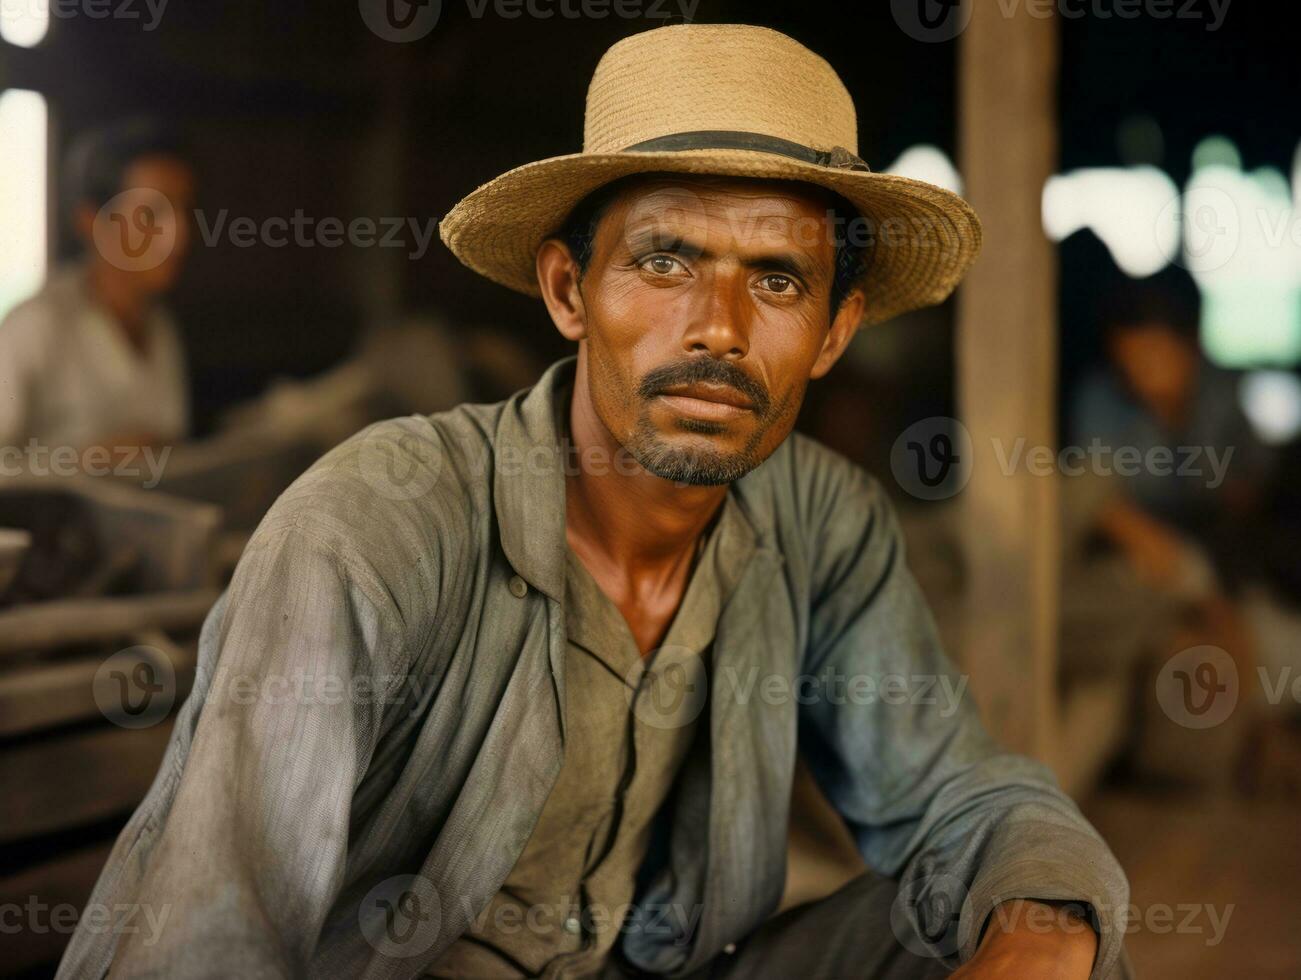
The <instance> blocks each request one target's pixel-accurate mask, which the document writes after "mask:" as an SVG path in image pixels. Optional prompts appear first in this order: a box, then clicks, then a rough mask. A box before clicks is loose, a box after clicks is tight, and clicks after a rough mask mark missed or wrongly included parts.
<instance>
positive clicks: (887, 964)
mask: <svg viewBox="0 0 1301 980" xmlns="http://www.w3.org/2000/svg"><path fill="white" fill-rule="evenodd" d="M895 891H896V887H895V883H894V882H893V881H890V880H889V879H886V878H880V877H877V876H876V875H872V874H865V875H862V876H860V877H858V878H855V879H854V880H853V881H851V882H850V883H849V884H847V885H845V886H844V887H843V888H841V889H840V890H839V891H838V892H835V893H833V894H831V895H828V896H827V897H826V898H824V899H822V900H820V901H817V902H810V903H808V904H807V905H801V906H798V907H796V908H793V909H787V910H786V911H785V912H783V913H782V914H781V915H778V916H775V917H774V918H772V919H769V920H768V921H767V922H765V923H764V924H763V925H762V926H760V927H759V928H758V929H756V930H755V931H754V932H752V933H750V935H748V936H746V937H745V939H744V940H741V941H739V942H738V943H737V944H736V950H735V951H734V952H731V953H720V954H719V955H718V956H716V957H714V959H713V960H712V961H711V962H710V963H709V965H708V966H706V967H704V968H703V969H701V970H699V971H697V972H696V973H694V974H692V975H691V977H690V978H689V980H752V978H759V980H767V978H772V980H842V978H846V977H853V978H856V980H931V978H933V977H947V976H948V975H949V973H950V970H949V969H948V968H947V967H946V966H945V965H944V964H943V963H941V962H940V961H939V960H937V959H929V958H924V957H921V956H917V955H915V954H914V953H911V952H909V951H908V950H907V949H905V948H904V947H903V946H902V945H900V943H899V941H898V940H897V939H896V938H895V935H894V932H893V931H892V929H891V927H890V907H891V905H892V904H893V902H894V896H895ZM614 959H617V957H615V958H614ZM611 966H613V967H614V969H607V971H606V973H605V974H604V977H603V980H610V978H613V977H629V976H636V975H637V974H635V973H632V972H627V971H625V970H623V969H620V968H619V967H617V966H616V965H615V964H614V963H612V964H611ZM641 976H643V977H644V976H646V974H641Z"/></svg>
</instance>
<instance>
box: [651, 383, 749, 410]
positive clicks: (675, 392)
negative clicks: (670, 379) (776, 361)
mask: <svg viewBox="0 0 1301 980" xmlns="http://www.w3.org/2000/svg"><path fill="white" fill-rule="evenodd" d="M660 394H661V395H668V396H671V397H674V398H682V399H688V398H689V399H693V400H695V401H702V402H713V403H714V404H717V405H731V406H732V407H733V408H743V409H748V410H753V408H754V402H752V401H750V399H749V398H747V397H746V396H745V395H743V394H742V393H741V392H739V391H737V390H736V389H735V388H733V387H732V386H731V385H720V384H710V383H708V382H705V381H697V382H694V383H692V384H685V385H672V386H670V387H668V388H665V389H663V391H661V392H660Z"/></svg>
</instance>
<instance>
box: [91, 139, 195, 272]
mask: <svg viewBox="0 0 1301 980" xmlns="http://www.w3.org/2000/svg"><path fill="white" fill-rule="evenodd" d="M111 205H112V206H111V208H108V207H105V208H103V209H97V208H96V207H94V206H93V205H91V204H89V203H87V204H83V205H82V206H81V208H80V209H79V214H78V218H77V225H78V230H79V232H80V234H81V236H82V238H83V239H84V240H85V241H86V242H87V243H88V244H89V245H90V247H91V248H93V249H95V250H96V251H98V252H99V253H100V254H101V255H102V256H103V258H104V259H105V260H106V261H107V265H108V267H111V268H114V269H117V270H120V272H121V274H122V275H123V276H125V277H127V278H129V280H130V282H131V283H132V285H133V286H134V287H135V288H136V289H138V290H139V291H140V292H142V293H144V294H146V295H154V294H157V293H162V292H165V291H166V290H168V289H170V288H171V287H172V286H173V285H175V283H176V280H177V278H178V277H179V276H180V274H181V269H182V268H184V265H185V260H186V257H187V256H188V254H189V251H190V244H191V237H192V232H191V225H190V215H191V213H192V212H193V210H194V171H193V170H192V169H191V168H190V166H189V165H188V164H187V163H185V162H184V161H183V160H179V159H177V158H175V157H172V156H164V155H151V156H143V157H140V158H138V159H136V160H133V161H132V162H131V163H130V164H129V165H128V166H127V168H126V170H125V171H124V172H123V174H122V190H121V192H120V193H119V194H118V195H116V196H115V197H114V198H113V199H112V202H111Z"/></svg>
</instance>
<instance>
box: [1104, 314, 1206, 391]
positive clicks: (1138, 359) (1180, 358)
mask: <svg viewBox="0 0 1301 980" xmlns="http://www.w3.org/2000/svg"><path fill="white" fill-rule="evenodd" d="M1111 355H1112V357H1113V358H1114V359H1115V362H1116V365H1117V366H1118V367H1119V369H1120V373H1121V375H1122V376H1123V377H1124V379H1125V381H1126V383H1127V384H1128V385H1129V387H1130V389H1131V390H1132V391H1133V392H1134V393H1135V394H1136V395H1137V396H1138V397H1139V398H1140V399H1141V400H1142V401H1143V402H1144V403H1146V404H1148V405H1150V406H1163V405H1170V404H1178V403H1180V402H1182V400H1183V399H1184V398H1185V397H1186V396H1187V395H1188V393H1189V392H1191V391H1192V387H1193V383H1194V381H1195V380H1196V374H1197V355H1196V352H1195V351H1194V349H1193V348H1192V346H1191V345H1190V344H1189V343H1188V342H1187V341H1185V340H1183V339H1182V338H1181V337H1180V336H1179V334H1178V332H1177V331H1176V330H1175V329H1174V328H1173V327H1171V326H1169V325H1168V324H1165V323H1162V322H1160V321H1153V322H1150V323H1141V324H1136V325H1134V326H1130V327H1128V328H1126V329H1124V330H1120V331H1118V332H1117V333H1116V334H1115V336H1114V337H1113V338H1112V340H1111Z"/></svg>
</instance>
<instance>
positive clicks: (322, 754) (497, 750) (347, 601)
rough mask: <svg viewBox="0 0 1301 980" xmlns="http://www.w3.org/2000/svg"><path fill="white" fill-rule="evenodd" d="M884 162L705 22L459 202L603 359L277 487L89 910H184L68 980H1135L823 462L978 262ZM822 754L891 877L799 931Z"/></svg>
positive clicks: (1090, 877)
mask: <svg viewBox="0 0 1301 980" xmlns="http://www.w3.org/2000/svg"><path fill="white" fill-rule="evenodd" d="M855 148H856V131H855V114H854V106H853V103H852V102H851V100H850V97H849V95H848V93H847V92H846V90H845V88H844V86H843V85H842V84H841V82H840V80H839V79H838V78H837V76H836V74H835V72H834V71H833V70H832V69H831V68H830V67H829V66H828V65H827V64H826V63H825V62H824V61H822V60H821V59H820V58H818V57H817V56H816V55H814V54H813V53H811V52H809V51H808V50H806V49H805V48H803V47H801V46H800V45H799V44H797V43H796V42H795V41H793V40H791V39H790V38H788V37H785V36H783V35H781V34H778V33H775V32H773V31H769V30H765V29H761V28H754V27H742V26H696V25H681V26H674V27H668V28H663V29H660V30H655V31H650V32H647V33H644V34H639V35H636V36H634V37H631V38H629V39H626V40H624V41H622V42H620V43H618V44H616V45H615V46H614V47H613V48H611V49H610V50H609V51H608V52H607V53H606V55H605V57H604V58H603V59H602V61H601V63H600V64H599V65H598V67H597V69H596V74H595V77H594V78H593V80H592V84H591V88H590V90H589V93H588V99H587V118H586V131H585V140H584V148H583V151H582V152H581V153H577V154H573V155H569V156H564V157H559V158H555V159H551V160H544V161H541V162H538V163H532V164H528V165H526V166H523V167H519V168H518V169H515V170H512V171H510V172H509V173H507V174H505V175H503V176H501V177H498V178H497V179H496V180H493V181H491V182H490V183H488V184H485V185H484V186H482V187H480V188H479V189H478V190H476V191H475V192H474V193H472V194H470V195H469V196H468V197H467V198H465V199H464V200H463V201H462V202H461V203H460V204H458V205H457V206H456V208H455V209H454V210H453V211H452V212H451V213H450V214H449V215H448V216H447V218H446V219H445V220H444V222H443V224H442V235H443V239H444V241H445V242H446V243H447V245H448V246H449V247H450V248H451V250H452V251H453V252H454V253H455V254H456V255H457V256H458V257H459V258H460V259H461V260H462V261H463V262H464V263H466V264H467V265H468V266H470V267H471V268H473V269H475V270H477V271H479V272H481V273H483V274H484V275H486V276H488V277H490V278H492V279H494V280H496V281H498V282H500V283H503V284H504V285H507V286H509V287H511V288H514V289H518V290H521V291H524V292H527V293H530V294H534V295H538V296H540V297H541V298H542V300H543V302H544V303H545V304H546V308H547V310H548V312H549V313H550V315H551V318H552V320H553V321H554V323H555V325H556V327H557V329H559V330H560V331H561V333H562V334H564V336H565V337H567V338H569V339H571V340H574V341H576V342H577V346H578V350H577V356H576V357H571V358H567V359H565V360H563V361H561V362H559V363H557V364H556V365H553V366H552V367H551V368H550V369H549V370H548V371H547V372H546V374H545V375H544V376H543V377H542V379H541V380H540V381H539V382H538V383H537V384H536V385H535V386H534V387H533V388H531V389H528V390H526V391H523V392H520V393H519V394H517V395H515V396H514V397H512V398H510V399H509V400H507V401H506V402H503V403H500V404H495V405H466V406H461V407H460V408H458V409H455V410H453V411H451V412H446V413H441V414H438V415H434V416H429V417H410V418H405V419H397V420H392V421H389V422H384V423H380V424H378V425H376V426H372V427H371V428H369V429H367V430H365V431H363V432H362V433H359V434H358V435H357V436H355V437H354V438H352V439H351V440H349V441H348V442H346V443H344V444H343V445H341V446H340V447H338V448H337V449H335V450H334V451H333V452H331V453H330V454H328V455H327V456H326V457H325V458H324V459H322V460H321V461H320V462H319V463H317V464H316V465H315V466H314V467H313V468H312V469H311V470H310V471H309V472H308V473H307V474H305V475H304V476H303V477H302V478H301V479H300V480H299V481H298V482H297V483H296V484H295V485H294V486H293V487H291V488H290V490H288V491H287V492H286V493H285V495H284V496H283V497H282V498H281V499H280V501H279V502H278V503H277V504H276V506H275V507H274V508H273V509H272V511H271V512H270V513H269V514H268V516H267V518H266V519H265V520H264V522H263V523H262V525H261V526H260V528H259V529H258V531H257V533H256V534H255V536H254V538H253V540H252V542H251V543H250V545H249V547H248V550H247V551H246V553H245V555H244V557H243V559H242V561H241V562H240V566H239V568H238V570H237V571H236V574H235V576H234V580H233V581H232V583H231V586H230V588H229V589H228V590H227V592H226V593H225V595H224V596H223V597H222V599H221V600H220V601H219V602H218V604H217V605H216V606H215V607H214V609H213V611H212V613H211V614H210V616H209V618H208V621H207V623H206V625H205V628H204V633H203V636H202V640H201V647H200V662H199V670H198V676H197V678H196V681H195V687H194V692H193V694H192V695H191V696H190V698H189V700H188V701H187V702H186V704H185V705H184V707H183V708H182V710H181V712H180V715H179V718H178V720H177V724H176V729H175V734H174V735H173V738H172V743H171V746H170V748H169V751H168V756H167V759H166V761H165V762H164V766H163V770H162V772H161V773H160V775H159V778H158V779H157V780H156V782H155V784H154V786H153V788H152V790H151V791H150V794H149V797H148V798H147V799H146V800H145V802H144V803H143V804H142V805H141V807H140V809H139V811H137V813H136V814H135V816H134V817H133V818H132V820H131V822H130V824H129V825H128V826H127V828H126V830H125V831H124V832H123V835H122V837H121V838H120V839H119V841H118V843H117V846H116V848H115V850H114V851H113V854H112V856H111V858H110V861H109V865H108V868H107V869H106V870H105V872H104V874H103V875H102V877H101V880H100V882H99V885H98V886H97V888H96V890H95V893H94V895H93V896H92V899H91V904H92V907H99V906H110V907H113V906H116V905H118V904H122V903H125V904H128V905H132V904H138V905H143V906H144V907H145V908H146V909H150V908H154V909H159V908H161V909H166V910H167V911H168V919H167V922H166V924H164V925H163V926H162V927H160V928H159V929H158V930H156V932H155V933H153V934H146V933H145V932H144V931H143V930H141V931H140V932H136V933H132V934H129V935H124V936H121V937H120V941H119V937H117V936H114V935H108V934H106V933H104V932H99V933H96V932H94V931H92V930H90V929H88V928H87V927H86V926H85V922H86V921H87V920H86V919H85V918H83V920H82V923H83V924H82V927H81V928H79V930H78V932H77V934H76V935H75V936H74V939H73V942H72V945H71V947H70V949H69V951H68V953H67V955H66V957H65V959H64V963H63V965H62V969H61V971H60V974H59V976H60V977H100V976H102V975H103V971H105V969H107V968H108V967H109V966H110V963H111V964H112V966H113V971H112V972H111V973H110V975H111V976H146V975H147V976H158V977H209V976H211V977H217V976H221V977H226V976H244V977H290V976H322V977H376V978H381V977H383V978H389V977H394V978H396V977H416V976H431V977H533V976H542V977H587V976H607V977H625V976H671V977H692V978H697V977H699V978H703V977H727V978H744V977H780V978H786V977H792V976H804V977H826V978H830V977H851V976H852V977H875V978H892V980H894V978H905V977H908V978H920V977H932V976H945V975H949V974H950V971H953V970H954V969H956V970H957V972H956V973H954V974H953V975H954V976H964V977H970V978H995V977H1007V978H1013V977H1015V978H1018V980H1021V978H1049V977H1051V978H1059V977H1060V978H1079V980H1083V978H1085V977H1095V978H1103V977H1107V976H1111V975H1113V971H1116V970H1118V969H1120V968H1119V967H1118V963H1119V960H1120V955H1121V933H1122V932H1123V930H1124V922H1123V918H1122V916H1123V910H1124V908H1125V907H1126V903H1127V901H1128V896H1127V886H1126V883H1125V879H1124V876H1123V874H1122V872H1121V870H1120V868H1119V867H1118V866H1117V864H1116V862H1115V860H1114V858H1113V857H1112V855H1111V853H1110V852H1109V850H1108V849H1107V847H1106V845H1105V844H1104V843H1103V842H1102V841H1101V839H1100V838H1099V837H1098V836H1097V834H1096V833H1095V832H1094V831H1093V829H1092V828H1091V827H1090V826H1089V825H1088V824H1087V823H1086V822H1085V821H1084V819H1083V818H1082V817H1081V815H1080V813H1079V812H1078V810H1077V809H1076V807H1075V806H1074V805H1073V804H1072V803H1071V802H1070V801H1069V800H1068V799H1067V798H1066V797H1065V796H1064V795H1063V794H1062V793H1061V792H1060V791H1059V790H1058V789H1057V788H1056V786H1055V785H1054V783H1053V781H1052V777H1051V776H1050V775H1049V774H1048V773H1047V771H1046V770H1045V769H1044V768H1042V767H1041V766H1039V765H1037V764H1035V763H1033V762H1031V761H1030V760H1027V759H1024V758H1020V757H1017V756H1013V755H1009V754H1007V753H1004V752H1002V751H1001V750H1000V749H999V748H998V747H997V746H995V745H994V744H993V743H992V742H991V741H990V740H989V739H988V738H987V737H986V735H985V734H984V733H983V731H982V730H981V727H980V723H979V719H978V717H977V712H976V709H975V706H974V705H973V704H972V703H971V701H970V700H969V699H967V698H964V697H963V696H962V693H963V692H964V691H965V680H964V679H962V678H960V677H958V675H957V674H956V673H955V671H954V669H953V667H952V666H951V665H950V663H949V662H948V660H947V659H946V658H945V656H944V654H943V652H942V651H941V649H940V647H939V644H938V642H937V639H936V635H935V630H934V627H933V625H932V622H931V620H930V617H929V615H928V613H927V611H926V608H925V605H924V603H923V601H922V599H921V597H920V595H919V593H918V590H917V587H916V585H915V584H914V582H913V580H912V578H911V576H910V575H909V573H908V571H907V567H906V563H905V558H904V553H903V543H902V541H901V539H900V535H899V528H898V524H897V522H896V520H895V517H894V515H893V512H892V510H891V507H890V505H889V502H888V501H887V499H886V496H885V494H884V492H883V491H882V489H881V487H880V485H879V484H877V483H876V482H875V481H874V480H873V479H871V478H870V477H869V476H867V475H866V474H865V473H863V472H862V471H861V470H859V469H857V468H856V467H854V466H853V465H851V464H850V463H849V462H847V461H846V460H844V459H842V458H840V457H838V456H836V455H835V454H833V453H831V452H830V451H829V450H826V449H824V448H822V447H820V446H818V445H817V444H815V443H813V442H812V441H810V440H808V439H805V438H803V437H800V436H797V435H793V434H792V433H791V429H792V426H793V424H794V420H795V416H796V413H797V411H798V409H799V406H800V403H801V400H802V397H803V394H804V390H805V386H806V385H807V384H808V382H809V381H810V380H811V379H815V378H818V377H821V376H822V375H824V374H825V373H826V372H827V371H828V370H830V368H831V367H832V365H833V364H834V363H835V361H836V359H837V358H838V357H839V355H840V354H841V352H842V351H843V350H844V348H845V345H846V344H847V343H848V341H849V339H850V337H851V336H852V335H853V333H854V331H855V330H856V329H857V328H858V327H860V326H862V325H864V324H870V323H875V322H878V321H880V320H883V319H886V318H888V317H891V316H894V315H896V314H899V313H902V312H904V311H906V310H910V309H914V308H916V307H919V306H923V305H926V304H930V303H937V302H940V301H941V300H943V299H944V298H945V297H946V296H947V295H948V294H949V293H950V292H951V291H952V290H953V288H954V287H955V286H956V284H957V282H958V280H959V279H960V278H961V276H962V274H963V272H964V271H965V270H966V268H967V267H968V266H969V265H970V263H971V262H972V260H973V259H974V258H975V256H976V253H977V251H978V248H979V244H980V225H979V223H978V221H977V219H976V216H975V215H974V214H973V213H972V211H971V209H970V208H969V207H968V206H967V205H966V204H965V203H964V202H963V201H961V200H960V199H959V198H957V197H956V196H954V195H952V194H949V193H947V192H946V191H943V190H941V189H939V188H936V187H932V186H930V185H927V184H923V183H919V182H917V181H912V180H907V179H904V178H901V177H892V176H884V175H877V174H873V173H871V172H870V171H869V170H868V168H867V167H866V165H864V164H863V162H862V161H861V160H859V159H858V157H857V156H856V155H855ZM300 675H306V676H308V677H310V678H312V679H314V680H316V681H320V680H321V679H322V678H324V679H326V680H328V681H332V682H334V684H333V686H332V687H331V690H332V691H334V692H335V694H336V696H335V697H329V696H326V695H324V694H322V693H321V692H320V688H321V687H322V684H321V683H315V684H307V683H302V684H298V683H296V682H295V683H294V684H285V683H282V682H284V681H285V680H286V678H297V677H299V676H300ZM286 687H290V688H292V691H291V693H290V694H289V695H288V696H284V695H283V693H282V692H283V690H284V688H286ZM272 690H274V691H275V692H277V694H276V695H275V696H273V695H272V694H271V693H269V692H270V691H272ZM946 692H947V695H948V696H946ZM797 756H800V757H803V758H804V759H805V760H806V762H807V764H808V767H809V770H810V771H811V772H812V774H813V776H814V778H815V779H816V781H817V783H818V785H819V786H820V787H821V790H822V792H823V793H824V794H825V796H826V798H827V799H828V800H829V801H830V803H831V804H832V805H833V806H834V807H835V809H836V810H837V811H838V813H839V814H840V816H841V818H842V819H843V821H844V824H845V827H846V828H847V829H848V831H849V833H850V835H851V836H852V838H853V840H854V843H855V844H856V845H857V847H858V849H859V850H860V851H861V854H862V856H863V858H864V859H865V860H866V863H867V864H868V865H869V866H870V868H871V869H872V870H871V872H870V873H868V874H864V875H862V876H860V877H858V878H855V879H854V880H853V881H851V882H850V883H849V884H847V885H845V886H844V887H843V888H841V889H840V890H838V891H836V892H835V893H834V894H832V895H830V896H828V897H825V898H823V899H821V900H819V901H815V902H812V903H809V904H806V905H803V906H801V907H796V908H793V909H790V910H787V911H784V912H782V913H781V914H775V913H776V912H777V909H778V905H779V902H780V900H781V897H782V894H783V885H784V882H785V875H786V854H787V850H786V848H787V830H788V822H789V821H788V818H789V811H790V804H791V790H792V781H793V778H794V773H795V768H796V760H797Z"/></svg>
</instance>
